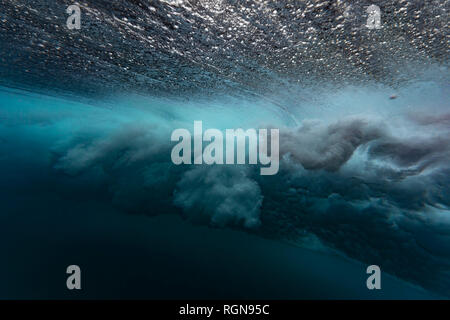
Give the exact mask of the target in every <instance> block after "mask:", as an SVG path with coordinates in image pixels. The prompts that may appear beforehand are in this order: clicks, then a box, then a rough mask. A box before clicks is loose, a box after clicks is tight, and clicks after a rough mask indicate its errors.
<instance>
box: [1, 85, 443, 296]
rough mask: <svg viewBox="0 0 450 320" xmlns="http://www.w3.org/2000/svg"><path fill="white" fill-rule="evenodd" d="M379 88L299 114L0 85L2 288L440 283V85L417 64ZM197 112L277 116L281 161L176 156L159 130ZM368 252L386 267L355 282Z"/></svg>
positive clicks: (35, 291)
mask: <svg viewBox="0 0 450 320" xmlns="http://www.w3.org/2000/svg"><path fill="white" fill-rule="evenodd" d="M424 92H427V93H428V94H427V95H425V94H424ZM390 93H391V91H390V90H389V89H386V88H383V87H379V86H378V87H376V86H374V87H371V88H362V87H360V88H356V87H349V88H347V89H345V90H340V91H334V92H332V93H331V94H330V95H328V96H325V95H322V96H321V97H320V98H319V99H318V101H316V102H314V103H316V105H311V106H310V108H309V109H304V110H305V114H307V115H308V118H307V119H304V120H299V122H300V125H298V124H295V123H294V122H293V121H292V120H291V119H292V117H296V118H297V119H298V118H299V117H298V115H297V114H296V113H298V112H299V110H296V109H294V108H293V109H292V112H290V113H289V114H287V112H286V111H283V110H281V111H280V110H279V109H278V108H276V107H274V106H270V105H269V104H267V102H265V101H258V100H248V101H245V100H236V99H235V98H232V97H222V98H221V99H220V100H218V101H214V100H199V101H183V100H169V99H157V98H150V97H149V98H145V97H142V96H128V97H126V98H125V97H116V98H115V99H105V100H102V101H98V100H97V101H94V100H87V99H81V100H80V99H78V100H80V101H83V102H76V101H75V99H73V98H72V99H69V98H63V97H55V96H47V95H44V94H42V93H41V94H36V93H31V92H26V91H22V90H18V89H8V88H2V90H1V97H0V101H1V106H2V113H1V127H0V130H1V137H2V144H1V146H2V147H1V157H0V164H1V165H0V168H1V176H2V179H1V185H0V187H1V190H2V192H1V197H2V201H1V203H2V210H1V212H2V214H1V220H2V222H1V224H0V225H1V226H2V229H3V231H2V232H1V238H2V239H1V243H2V251H3V252H4V261H5V262H6V263H3V264H2V266H1V270H2V272H1V274H2V279H3V280H2V283H3V284H4V285H2V291H1V295H2V297H3V298H72V297H75V298H77V297H85V298H142V297H145V298H186V297H189V298H226V297H236V298H431V297H438V296H440V295H442V294H443V295H445V294H447V292H448V291H447V290H448V281H449V278H448V262H449V261H448V258H449V249H450V248H449V247H448V245H447V243H448V234H449V229H448V223H449V221H450V220H449V219H448V217H447V215H448V205H449V203H448V199H449V198H448V195H449V185H448V183H447V181H448V180H447V178H448V174H449V171H448V167H447V165H448V162H447V159H448V158H446V157H445V155H448V148H449V145H448V143H449V141H448V135H447V134H448V128H449V126H448V122H447V121H448V120H446V119H447V118H448V114H447V113H446V100H445V98H446V97H447V95H448V92H447V89H446V88H444V87H442V86H441V85H440V84H439V83H437V82H432V81H431V82H424V83H421V84H420V86H418V85H415V86H412V87H405V88H404V89H402V90H399V91H397V94H398V95H399V98H398V99H397V100H390V99H389V94H390ZM363 101H366V103H364V104H363V103H362V102H363ZM311 103H312V102H311ZM333 104H336V105H345V106H346V108H339V109H337V108H335V107H334V106H333ZM322 105H324V106H325V105H326V106H328V108H327V109H325V108H322V107H321V106H322ZM362 106H363V107H362ZM394 106H395V108H394ZM252 109H255V111H253V110H252ZM432 109H433V110H435V111H434V112H430V110H432ZM256 110H258V117H255V116H254V115H255V112H256ZM393 110H395V111H393ZM413 110H414V112H412V111H413ZM418 115H420V118H418ZM436 115H441V116H440V117H439V118H438V117H437V116H436ZM446 117H447V118H446ZM195 119H202V120H203V122H204V124H205V125H206V126H208V127H217V128H221V129H224V128H227V127H243V128H248V127H259V126H260V124H268V125H270V126H278V127H280V128H281V129H280V130H281V137H280V144H281V146H280V148H281V150H280V151H281V154H282V155H283V160H282V162H281V165H280V173H279V174H278V175H275V176H259V170H256V168H255V167H252V166H242V165H241V166H175V165H173V164H172V163H171V161H170V149H171V147H172V145H173V143H171V142H170V132H171V130H172V129H173V128H176V127H186V128H190V129H191V130H192V128H191V127H192V124H193V120H195ZM312 119H320V120H312ZM438 133H439V134H438ZM355 135H356V137H357V140H356V141H354V140H353V139H354V137H355ZM411 137H414V138H411ZM347 139H351V141H350V142H348V141H347ZM420 140H423V141H424V142H423V143H417V141H420ZM416 143H417V144H416ZM317 144H319V145H321V146H322V147H323V148H332V150H334V151H330V152H331V155H329V154H328V153H325V154H324V153H321V152H320V151H319V150H321V149H316V146H317ZM327 145H328V146H327ZM433 146H435V147H433ZM322 147H321V148H322ZM336 148H337V149H336ZM338 152H341V153H342V154H338ZM347 152H348V153H349V154H348V156H347V155H346V154H347ZM179 217H182V218H183V219H180V218H179ZM248 219H256V220H257V221H258V223H257V224H256V226H253V227H250V228H248V227H246V224H245V222H246V221H247V220H248ZM208 226H209V227H208ZM224 228H225V229H224ZM230 228H231V229H235V230H236V231H232V230H230ZM69 264H79V265H80V266H81V267H82V270H83V276H84V278H83V279H84V281H85V282H84V288H85V290H83V292H82V293H79V294H77V293H70V292H67V291H66V289H65V287H64V285H65V282H64V280H65V274H64V271H65V269H64V266H65V265H69ZM369 264H378V265H380V266H381V268H382V270H383V271H386V272H387V273H384V274H383V282H382V285H383V290H382V291H381V292H370V291H368V290H367V289H366V287H365V279H366V277H367V275H366V274H365V267H367V265H369ZM392 275H395V276H392ZM408 282H410V283H412V284H413V285H411V284H408ZM420 286H422V287H423V288H426V289H427V290H428V291H429V292H433V291H434V294H433V293H427V292H426V291H425V290H423V289H420Z"/></svg>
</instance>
